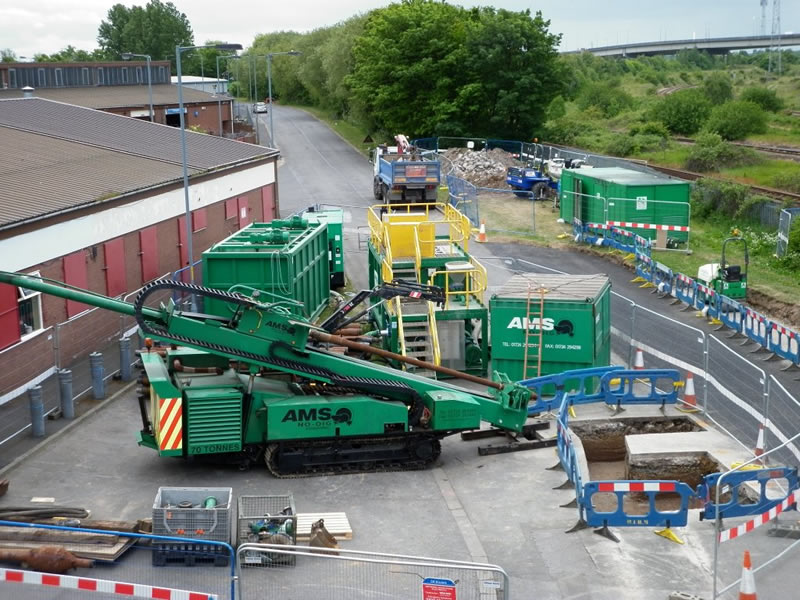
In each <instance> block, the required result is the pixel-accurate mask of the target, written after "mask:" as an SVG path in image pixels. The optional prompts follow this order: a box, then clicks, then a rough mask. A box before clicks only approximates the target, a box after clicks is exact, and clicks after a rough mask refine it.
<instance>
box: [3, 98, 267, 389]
mask: <svg viewBox="0 0 800 600" xmlns="http://www.w3.org/2000/svg"><path fill="white" fill-rule="evenodd" d="M186 136H187V155H188V158H187V165H188V171H189V192H190V210H191V220H192V230H193V234H192V242H193V250H194V257H193V258H194V261H197V260H198V259H199V257H200V253H201V252H202V251H203V250H204V249H206V248H208V247H209V246H211V245H212V244H213V243H215V242H217V241H219V240H221V239H223V238H225V237H227V236H228V235H230V234H231V233H232V232H234V231H236V230H238V229H240V228H241V227H243V226H244V225H246V224H248V223H250V222H254V221H269V220H271V219H272V218H273V217H274V216H275V215H277V214H278V204H277V182H276V178H277V164H276V163H277V158H278V151H277V150H272V149H270V148H265V147H262V146H255V145H251V144H244V143H240V142H236V141H233V140H227V139H224V138H219V137H214V136H209V135H204V134H199V133H193V132H191V131H187V132H186ZM0 181H2V184H0V269H1V270H4V271H19V272H25V273H36V274H39V275H41V276H42V277H49V278H52V279H56V280H59V281H64V282H66V283H68V284H71V285H75V286H77V287H80V288H85V289H89V290H92V291H95V292H99V293H101V294H104V295H107V296H112V297H126V296H130V294H131V292H133V291H135V290H137V289H138V288H140V287H141V286H142V284H143V283H145V282H148V281H151V280H153V279H155V278H158V277H160V276H163V275H166V274H170V273H172V272H174V271H177V270H178V269H181V268H183V267H185V266H186V265H188V263H189V257H188V256H187V244H186V235H187V234H186V226H185V216H184V215H185V202H184V189H183V182H182V161H181V142H180V130H179V129H176V128H172V127H166V126H164V125H160V124H154V123H149V122H145V121H139V120H136V119H128V118H122V117H120V116H117V115H114V114H109V113H105V112H100V111H96V110H91V109H88V108H82V107H78V106H73V105H68V104H61V103H58V102H53V101H50V100H45V99H41V98H24V99H10V100H0ZM86 309H87V307H86V306H83V305H80V304H78V303H76V302H71V301H70V302H68V301H65V300H63V299H60V298H56V297H52V296H47V295H41V294H38V293H35V292H31V291H29V290H24V289H18V288H15V287H12V286H8V285H2V284H0V365H2V368H0V404H2V403H3V402H5V401H8V400H9V399H11V398H13V397H15V396H17V395H19V394H21V393H22V392H24V390H25V389H26V388H27V387H29V386H30V385H32V384H33V383H34V382H38V381H41V380H42V379H44V378H46V377H48V376H49V375H51V374H52V373H53V372H54V371H55V369H56V368H57V367H63V366H66V365H67V364H69V362H70V361H71V360H73V359H75V358H77V357H79V356H81V355H84V354H85V353H87V352H89V351H91V350H92V349H93V344H96V343H98V342H103V341H106V339H113V336H115V335H118V332H119V331H120V316H119V315H117V314H114V313H111V312H109V311H103V310H94V311H92V312H91V313H86V312H85V311H86ZM131 324H132V323H131Z"/></svg>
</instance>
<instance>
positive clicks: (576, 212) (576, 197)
mask: <svg viewBox="0 0 800 600" xmlns="http://www.w3.org/2000/svg"><path fill="white" fill-rule="evenodd" d="M581 194H583V180H582V179H581V178H580V177H573V178H572V216H573V218H575V219H578V220H579V221H580V222H581V223H582V222H583V196H582V195H581Z"/></svg>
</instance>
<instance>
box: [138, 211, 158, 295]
mask: <svg viewBox="0 0 800 600" xmlns="http://www.w3.org/2000/svg"><path fill="white" fill-rule="evenodd" d="M139 251H140V252H141V257H142V283H146V282H148V281H152V280H153V279H155V278H156V277H158V276H159V275H160V273H159V271H158V228H157V227H156V226H155V225H153V226H152V227H148V228H147V229H141V230H139Z"/></svg>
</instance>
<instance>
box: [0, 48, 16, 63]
mask: <svg viewBox="0 0 800 600" xmlns="http://www.w3.org/2000/svg"><path fill="white" fill-rule="evenodd" d="M0 62H17V55H16V53H15V52H14V51H13V50H12V49H11V48H3V49H2V50H0Z"/></svg>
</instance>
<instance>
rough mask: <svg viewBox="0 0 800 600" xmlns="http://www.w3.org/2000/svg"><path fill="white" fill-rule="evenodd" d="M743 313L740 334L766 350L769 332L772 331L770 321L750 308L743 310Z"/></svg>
mask: <svg viewBox="0 0 800 600" xmlns="http://www.w3.org/2000/svg"><path fill="white" fill-rule="evenodd" d="M744 313H745V314H744V331H743V332H742V333H744V334H745V335H746V336H747V337H749V338H750V339H751V340H753V341H754V342H758V343H759V344H761V345H762V346H764V347H765V348H768V347H769V335H770V330H771V329H772V323H771V322H770V320H769V319H767V318H766V317H765V316H764V315H762V314H759V313H757V312H756V311H754V310H753V309H751V308H745V309H744Z"/></svg>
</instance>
